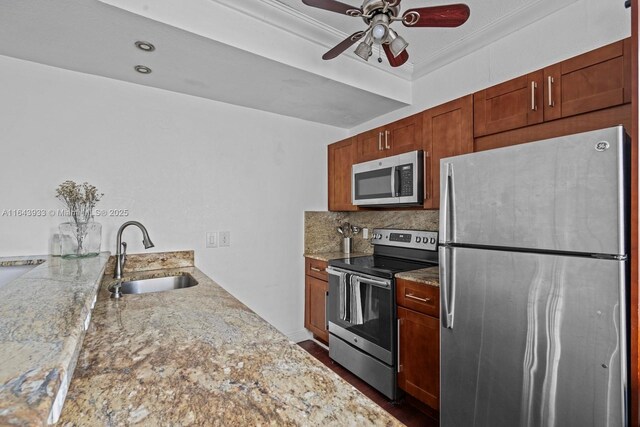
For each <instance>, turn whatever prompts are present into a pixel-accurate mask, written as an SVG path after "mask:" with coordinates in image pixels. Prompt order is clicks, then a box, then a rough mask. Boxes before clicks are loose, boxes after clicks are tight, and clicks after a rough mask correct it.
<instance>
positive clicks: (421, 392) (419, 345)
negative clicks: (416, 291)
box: [398, 307, 440, 410]
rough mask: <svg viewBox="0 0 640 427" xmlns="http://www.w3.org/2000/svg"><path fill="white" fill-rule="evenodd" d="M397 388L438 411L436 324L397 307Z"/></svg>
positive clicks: (437, 337)
mask: <svg viewBox="0 0 640 427" xmlns="http://www.w3.org/2000/svg"><path fill="white" fill-rule="evenodd" d="M398 324H399V328H398V329H399V332H400V339H399V343H400V348H399V355H400V358H399V363H400V366H399V372H398V386H399V387H400V388H401V389H402V390H404V391H405V392H407V393H408V394H410V395H411V396H413V397H415V398H416V399H418V400H420V401H421V402H423V403H425V404H427V405H429V406H430V407H432V408H433V409H436V410H438V409H439V406H440V403H439V402H440V400H439V399H440V321H439V320H438V319H437V318H435V317H432V316H427V315H426V314H422V313H419V312H417V311H413V310H408V309H406V308H403V307H398Z"/></svg>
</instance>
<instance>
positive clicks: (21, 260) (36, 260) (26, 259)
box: [0, 255, 49, 267]
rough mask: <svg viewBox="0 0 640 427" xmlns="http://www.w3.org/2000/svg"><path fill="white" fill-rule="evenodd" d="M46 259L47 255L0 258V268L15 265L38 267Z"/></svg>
mask: <svg viewBox="0 0 640 427" xmlns="http://www.w3.org/2000/svg"><path fill="white" fill-rule="evenodd" d="M48 258H49V256H48V255H33V256H31V255H29V256H16V257H0V267H12V266H17V265H39V264H42V263H43V262H45V261H46V260H47V259H48Z"/></svg>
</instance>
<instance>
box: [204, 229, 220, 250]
mask: <svg viewBox="0 0 640 427" xmlns="http://www.w3.org/2000/svg"><path fill="white" fill-rule="evenodd" d="M205 246H206V247H207V248H217V247H218V232H216V231H213V232H211V231H210V232H208V233H207V235H206V240H205Z"/></svg>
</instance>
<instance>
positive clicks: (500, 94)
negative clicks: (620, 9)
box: [474, 39, 631, 137]
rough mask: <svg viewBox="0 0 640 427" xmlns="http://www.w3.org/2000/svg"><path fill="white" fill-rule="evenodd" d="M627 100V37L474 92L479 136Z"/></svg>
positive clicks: (628, 59)
mask: <svg viewBox="0 0 640 427" xmlns="http://www.w3.org/2000/svg"><path fill="white" fill-rule="evenodd" d="M629 102H631V39H625V40H620V41H618V42H615V43H612V44H610V45H607V46H603V47H601V48H598V49H595V50H592V51H590V52H587V53H584V54H582V55H578V56H576V57H574V58H571V59H567V60H566V61H562V62H560V63H557V64H554V65H550V66H548V67H546V68H544V69H543V70H540V71H536V72H533V73H530V74H527V75H526V76H521V77H518V78H515V79H513V80H509V81H506V82H504V83H501V84H499V85H496V86H493V87H490V88H488V89H484V90H481V91H479V92H477V93H475V94H474V135H475V137H482V136H486V135H492V134H496V133H499V132H504V131H510V130H513V129H519V128H522V127H525V126H529V125H534V124H539V123H543V122H550V121H553V120H557V119H561V118H566V117H571V116H575V115H578V114H584V113H590V112H593V111H597V110H602V109H605V108H610V107H615V106H618V105H622V104H627V103H629Z"/></svg>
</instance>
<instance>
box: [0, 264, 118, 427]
mask: <svg viewBox="0 0 640 427" xmlns="http://www.w3.org/2000/svg"><path fill="white" fill-rule="evenodd" d="M108 256H109V254H108V253H102V254H100V255H99V256H97V257H94V258H86V259H81V260H67V259H61V258H59V257H49V256H45V257H15V258H1V259H0V266H2V267H7V266H12V265H36V266H35V267H34V268H33V269H32V270H30V271H28V272H26V273H25V274H23V275H22V276H20V277H18V278H16V279H14V280H12V281H10V282H9V283H7V284H5V285H4V286H2V287H0V425H3V426H4V425H43V424H46V423H47V422H55V420H56V419H57V416H58V415H59V413H60V412H59V411H60V408H61V407H62V403H63V401H64V396H65V392H66V387H67V386H68V384H69V380H70V378H71V376H72V374H73V370H74V367H75V363H76V360H77V357H78V353H79V352H80V348H81V346H82V340H83V337H84V333H85V326H86V324H87V323H88V317H89V316H90V314H91V307H92V305H93V302H94V301H95V299H94V298H95V297H96V293H97V290H98V287H99V284H100V281H101V279H102V276H103V272H104V268H105V264H106V262H107V259H108Z"/></svg>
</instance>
